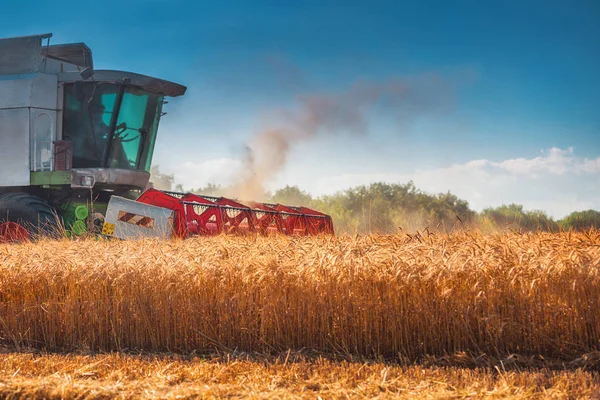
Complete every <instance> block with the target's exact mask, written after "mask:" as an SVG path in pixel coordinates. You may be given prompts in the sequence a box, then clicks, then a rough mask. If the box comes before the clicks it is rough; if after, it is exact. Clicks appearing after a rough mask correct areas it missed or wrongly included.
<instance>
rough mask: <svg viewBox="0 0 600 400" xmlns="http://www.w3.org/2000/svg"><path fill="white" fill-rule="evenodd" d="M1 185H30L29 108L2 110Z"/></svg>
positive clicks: (0, 135)
mask: <svg viewBox="0 0 600 400" xmlns="http://www.w3.org/2000/svg"><path fill="white" fill-rule="evenodd" d="M0 160H2V171H0V187H3V186H29V183H30V175H29V109H27V108H20V109H15V110H0Z"/></svg>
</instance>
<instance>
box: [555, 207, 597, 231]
mask: <svg viewBox="0 0 600 400" xmlns="http://www.w3.org/2000/svg"><path fill="white" fill-rule="evenodd" d="M558 224H559V225H560V227H561V228H563V229H567V230H568V229H574V230H584V229H590V228H596V229H600V211H596V210H586V211H575V212H573V213H571V214H569V215H567V216H566V217H565V218H563V219H561V220H560V221H558Z"/></svg>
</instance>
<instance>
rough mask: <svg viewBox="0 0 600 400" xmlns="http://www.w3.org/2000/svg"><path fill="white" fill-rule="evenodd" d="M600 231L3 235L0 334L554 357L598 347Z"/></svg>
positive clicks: (178, 346)
mask: <svg viewBox="0 0 600 400" xmlns="http://www.w3.org/2000/svg"><path fill="white" fill-rule="evenodd" d="M599 267H600V232H599V231H593V230H592V231H588V232H583V233H571V232H565V233H559V234H555V233H554V234H553V233H542V232H540V233H531V234H520V233H514V232H508V233H499V234H494V235H482V234H478V233H476V232H457V233H452V234H449V235H444V234H426V233H422V234H420V235H413V236H410V235H391V236H384V235H367V236H360V237H349V236H342V237H303V238H292V237H275V238H265V237H231V236H226V237H212V238H196V239H189V240H184V241H166V242H160V241H151V240H148V241H139V242H137V241H135V242H134V241H127V242H119V241H106V240H97V241H94V240H83V241H69V240H65V241H47V242H40V243H29V244H21V245H14V246H8V245H2V246H0V344H1V345H4V346H9V347H10V348H13V349H21V348H33V349H43V350H45V351H87V350H90V351H151V352H170V353H182V354H189V353H192V352H194V353H196V354H202V353H214V352H247V353H260V354H268V353H278V352H282V351H286V350H293V351H305V352H308V351H310V352H313V353H315V354H336V355H340V356H345V357H370V358H377V359H386V360H388V359H397V360H408V361H418V360H419V359H422V358H423V357H425V356H436V357H443V356H448V355H453V354H458V353H466V354H469V355H470V356H472V357H480V356H486V357H495V358H497V359H504V358H506V357H508V356H510V355H511V354H518V355H519V356H520V357H526V358H527V357H529V359H535V358H536V357H538V358H540V357H542V358H544V359H553V360H559V361H572V360H575V359H581V357H585V356H586V355H588V354H595V352H598V351H599V350H600V348H599V347H600V312H599V305H600V271H599Z"/></svg>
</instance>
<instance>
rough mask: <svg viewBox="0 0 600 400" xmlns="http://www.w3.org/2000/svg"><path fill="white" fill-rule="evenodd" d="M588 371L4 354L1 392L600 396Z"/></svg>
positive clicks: (599, 384) (599, 385)
mask: <svg viewBox="0 0 600 400" xmlns="http://www.w3.org/2000/svg"><path fill="white" fill-rule="evenodd" d="M599 395H600V381H599V376H598V374H597V373H595V372H586V371H552V370H548V369H540V370H536V371H504V370H502V369H498V370H488V369H480V368H478V369H465V368H441V367H422V366H405V367H403V366H398V365H386V364H382V363H361V362H344V361H342V362H333V361H329V360H326V359H322V358H320V359H316V360H303V359H300V360H292V359H291V358H290V357H285V358H282V359H280V360H277V361H275V362H274V361H273V360H269V361H268V362H263V361H262V360H253V359H231V358H225V357H221V358H212V359H210V360H203V359H198V358H179V357H173V356H168V357H165V356H159V357H157V356H131V355H123V354H101V355H93V356H83V355H68V356H64V355H34V354H22V353H8V354H0V396H2V397H3V398H44V399H64V398H77V399H108V398H120V399H128V398H131V399H138V398H153V399H156V398H179V399H181V398H255V399H256V398H269V399H274V398H285V399H293V398H310V399H316V398H328V399H347V398H371V399H373V398H379V399H384V398H444V399H449V398H471V399H473V398H527V399H538V398H539V399H545V398H569V399H576V398H579V399H581V398H597V397H598V396H599Z"/></svg>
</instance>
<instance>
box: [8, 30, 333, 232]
mask: <svg viewBox="0 0 600 400" xmlns="http://www.w3.org/2000/svg"><path fill="white" fill-rule="evenodd" d="M51 36H52V35H51V34H45V35H35V36H27V37H17V38H8V39H0V242H12V241H21V240H27V239H29V238H30V237H31V236H32V235H33V234H36V233H39V232H41V233H48V234H52V233H54V232H56V231H57V229H56V228H57V227H58V226H62V227H64V228H65V229H66V232H67V234H69V235H75V236H77V235H83V234H85V233H86V232H96V233H101V234H103V235H106V236H111V237H116V238H120V239H128V238H134V237H163V238H170V237H178V238H186V237H189V236H195V235H214V234H220V233H232V234H245V233H258V234H271V233H274V234H278V233H279V234H286V235H317V234H333V233H334V230H333V223H332V220H331V217H329V216H328V215H325V214H323V213H320V212H318V211H315V210H311V209H309V208H306V207H291V206H284V205H281V204H264V203H257V202H239V201H236V200H232V199H227V198H223V197H210V196H200V195H195V194H191V193H174V192H167V191H160V190H156V189H153V188H151V187H150V185H149V180H150V172H149V171H150V167H151V165H152V156H153V152H154V146H155V142H156V135H157V132H158V125H159V120H160V118H161V117H162V116H163V115H164V114H165V113H163V111H162V110H163V105H164V104H165V103H167V102H166V101H165V98H166V97H177V96H181V95H183V94H184V93H185V91H186V87H184V86H181V85H178V84H176V83H172V82H168V81H165V80H162V79H157V78H153V77H149V76H145V75H140V74H136V73H130V72H122V71H112V70H94V65H93V60H92V52H91V50H90V49H89V47H87V46H86V45H85V44H83V43H72V44H61V45H50V44H49V42H50V38H51ZM44 40H47V43H46V44H45V43H44Z"/></svg>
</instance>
